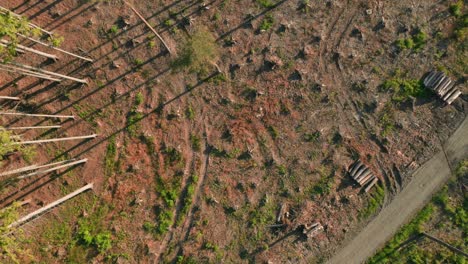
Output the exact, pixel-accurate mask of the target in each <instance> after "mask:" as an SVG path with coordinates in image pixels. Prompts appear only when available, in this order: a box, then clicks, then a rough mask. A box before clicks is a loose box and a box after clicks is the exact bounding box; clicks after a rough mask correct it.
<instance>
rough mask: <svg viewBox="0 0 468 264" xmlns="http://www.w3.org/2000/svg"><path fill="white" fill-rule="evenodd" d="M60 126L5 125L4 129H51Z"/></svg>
mask: <svg viewBox="0 0 468 264" xmlns="http://www.w3.org/2000/svg"><path fill="white" fill-rule="evenodd" d="M61 127H62V126H33V127H5V128H4V129H6V130H30V129H52V128H61Z"/></svg>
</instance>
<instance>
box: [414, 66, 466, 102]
mask: <svg viewBox="0 0 468 264" xmlns="http://www.w3.org/2000/svg"><path fill="white" fill-rule="evenodd" d="M423 83H424V86H426V87H427V88H429V89H431V90H432V91H434V92H435V93H436V94H437V95H438V96H439V97H440V98H441V99H442V100H444V101H445V102H446V103H447V104H451V103H453V101H455V99H457V98H458V97H459V96H460V95H461V92H460V90H458V89H457V88H456V87H455V82H454V81H452V80H451V79H450V78H449V77H448V76H447V75H445V73H443V72H438V71H432V72H430V73H429V74H428V75H427V76H426V78H424V81H423Z"/></svg>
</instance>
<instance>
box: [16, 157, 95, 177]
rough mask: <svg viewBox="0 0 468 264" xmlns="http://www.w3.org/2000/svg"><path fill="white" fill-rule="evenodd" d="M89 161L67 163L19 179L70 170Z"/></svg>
mask: <svg viewBox="0 0 468 264" xmlns="http://www.w3.org/2000/svg"><path fill="white" fill-rule="evenodd" d="M87 161H88V159H82V160H78V161H74V162H70V163H66V164H64V165H60V166H57V167H53V168H50V169H46V170H41V171H35V172H31V173H29V174H26V175H22V176H19V177H18V178H17V179H26V178H29V177H32V176H36V175H41V174H46V173H49V172H52V171H56V170H60V169H63V168H68V167H71V166H75V165H78V164H81V163H86V162H87Z"/></svg>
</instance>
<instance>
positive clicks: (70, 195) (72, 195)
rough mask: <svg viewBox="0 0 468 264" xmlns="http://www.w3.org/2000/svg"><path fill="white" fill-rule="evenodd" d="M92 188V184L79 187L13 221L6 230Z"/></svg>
mask: <svg viewBox="0 0 468 264" xmlns="http://www.w3.org/2000/svg"><path fill="white" fill-rule="evenodd" d="M92 188H93V184H92V183H90V184H87V185H86V186H83V187H81V188H80V189H78V190H76V191H74V192H72V193H70V194H68V195H66V196H64V197H62V198H60V199H58V200H57V201H55V202H53V203H50V204H48V205H46V206H44V207H42V208H41V209H39V210H37V211H34V212H32V213H30V214H28V215H26V216H24V217H22V218H20V219H18V220H17V221H15V222H13V223H12V224H10V225H9V226H8V228H13V227H17V226H20V225H22V224H24V223H26V222H28V221H30V220H31V219H33V218H35V217H37V216H39V215H40V214H42V213H45V212H47V211H48V210H50V209H52V208H54V207H56V206H58V205H60V204H62V203H64V202H66V201H67V200H70V199H71V198H73V197H75V196H77V195H79V194H81V193H83V192H85V191H87V190H90V189H92Z"/></svg>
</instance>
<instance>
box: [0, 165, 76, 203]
mask: <svg viewBox="0 0 468 264" xmlns="http://www.w3.org/2000/svg"><path fill="white" fill-rule="evenodd" d="M81 165H82V164H77V165H75V166H72V167H70V168H67V169H66V170H64V171H63V172H61V173H58V174H57V173H56V172H51V173H47V174H44V175H42V176H39V177H37V178H35V179H34V180H32V181H31V182H29V183H28V184H26V185H25V186H22V187H21V188H19V189H17V190H15V191H14V192H12V193H10V194H8V195H7V196H6V197H4V198H2V199H1V200H0V205H1V207H2V208H4V207H6V206H9V205H11V204H12V203H13V202H14V201H19V200H21V199H23V198H24V197H26V196H28V195H29V194H31V193H33V192H35V191H37V190H39V189H40V188H42V187H44V186H45V185H47V184H49V183H51V182H53V181H54V180H56V179H58V178H60V177H61V176H63V175H65V174H67V173H68V172H70V171H72V170H73V169H75V168H77V167H79V166H81ZM50 175H53V176H52V177H50V179H48V180H47V181H45V182H43V183H41V184H39V185H36V184H37V183H38V182H40V181H41V180H42V179H45V178H47V177H49V176H50ZM16 182H17V181H11V182H10V183H8V184H9V185H8V186H10V185H12V184H14V183H16ZM28 189H29V190H28Z"/></svg>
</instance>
